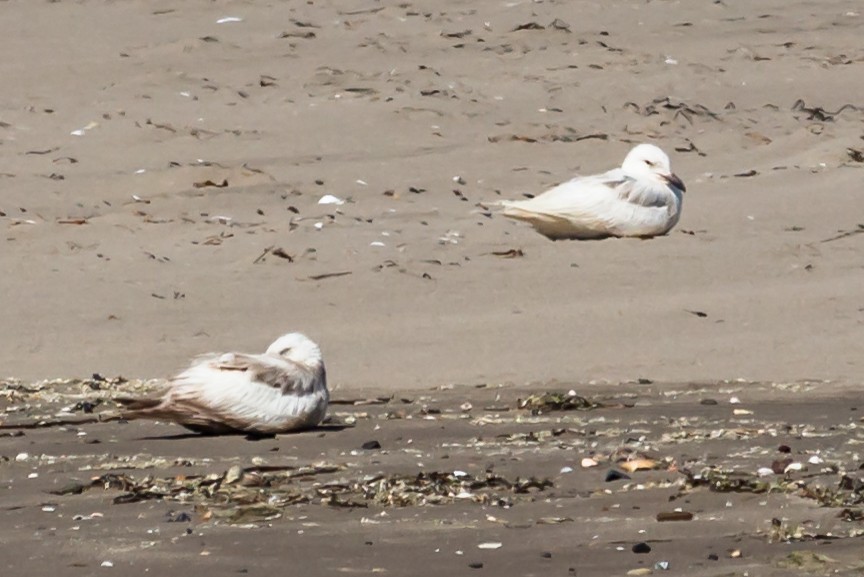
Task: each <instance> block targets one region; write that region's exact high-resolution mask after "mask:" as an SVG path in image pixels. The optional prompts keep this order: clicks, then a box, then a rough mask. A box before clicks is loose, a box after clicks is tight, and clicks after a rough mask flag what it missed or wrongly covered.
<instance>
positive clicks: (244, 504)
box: [82, 463, 553, 548]
mask: <svg viewBox="0 0 864 577" xmlns="http://www.w3.org/2000/svg"><path fill="white" fill-rule="evenodd" d="M344 469H345V466H344V465H335V464H330V463H320V464H314V465H308V466H302V467H297V468H294V467H288V466H279V467H272V466H253V467H241V466H239V465H237V466H234V467H231V468H230V469H228V470H227V471H225V472H224V473H221V474H207V475H178V476H171V477H156V476H153V475H148V476H146V477H143V478H140V479H136V478H134V477H132V476H130V475H126V474H119V473H107V474H104V475H101V476H99V477H96V478H95V479H93V480H92V481H91V483H90V484H89V485H84V486H83V488H82V491H83V490H86V489H90V488H94V487H102V488H103V489H105V490H116V491H121V492H122V494H121V495H118V496H116V497H115V498H114V503H115V504H125V503H137V502H140V501H148V500H167V501H178V502H183V503H187V502H191V503H194V504H195V506H196V509H197V510H198V511H199V512H203V514H205V516H207V517H208V518H209V517H213V518H216V519H219V520H223V521H226V522H228V523H231V524H242V523H254V522H259V521H263V520H269V519H273V518H277V517H279V516H281V514H282V510H284V508H285V507H287V506H290V505H294V504H298V503H312V502H318V501H320V502H321V503H324V504H327V505H330V506H334V507H363V508H365V507H369V506H371V505H377V506H383V507H407V506H424V505H434V504H441V503H448V502H453V501H455V500H457V499H459V500H467V501H472V502H475V503H480V504H486V505H497V506H507V507H509V506H512V505H513V502H514V499H518V498H519V496H520V495H526V496H527V495H530V494H532V493H535V492H543V491H545V490H546V489H548V488H551V487H552V486H553V483H552V481H551V480H549V479H540V478H536V477H530V478H528V479H520V478H518V477H517V478H516V479H514V480H510V479H507V478H505V477H502V476H499V475H495V474H493V473H486V474H484V475H480V476H476V477H475V476H473V475H470V474H468V473H465V472H462V474H461V475H457V474H456V472H453V473H449V472H434V471H433V472H425V471H424V472H420V473H416V474H391V475H384V474H377V475H363V476H361V477H359V478H354V479H343V478H340V479H333V480H331V481H324V482H322V481H316V482H312V481H315V479H317V478H318V477H319V476H321V475H330V474H333V473H337V472H341V471H343V470H344ZM490 548H491V547H490Z"/></svg>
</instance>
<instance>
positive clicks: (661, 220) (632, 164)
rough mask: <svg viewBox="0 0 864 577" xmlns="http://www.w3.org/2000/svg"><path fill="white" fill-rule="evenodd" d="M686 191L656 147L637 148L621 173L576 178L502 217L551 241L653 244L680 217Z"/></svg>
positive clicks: (512, 204)
mask: <svg viewBox="0 0 864 577" xmlns="http://www.w3.org/2000/svg"><path fill="white" fill-rule="evenodd" d="M685 190H686V188H685V187H684V183H683V182H682V181H681V179H680V178H678V177H677V176H676V175H675V174H674V173H673V172H672V169H671V168H670V166H669V157H668V156H667V155H666V153H665V152H663V151H662V150H660V148H658V147H656V146H654V145H653V144H639V145H638V146H636V147H634V148H633V149H632V150H631V151H630V152H629V153H628V154H627V157H626V158H625V159H624V163H623V164H622V165H621V168H615V169H612V170H610V171H608V172H604V173H603V174H597V175H592V176H577V177H576V178H574V179H572V180H568V181H567V182H564V183H562V184H559V185H558V186H556V187H554V188H552V189H550V190H548V191H546V192H544V193H543V194H540V195H538V196H536V197H534V198H532V199H529V200H517V201H504V202H502V203H501V205H502V206H504V207H505V209H504V211H503V212H502V214H503V215H504V216H506V217H508V218H513V219H516V220H522V221H526V222H529V223H531V225H533V226H534V228H535V229H537V232H539V233H540V234H542V235H544V236H546V237H548V238H550V239H552V240H562V239H598V238H606V237H610V236H636V237H642V238H649V237H652V236H658V235H662V234H666V233H667V232H669V231H670V230H671V229H672V227H673V226H675V224H676V223H677V222H678V219H679V218H680V216H681V204H682V201H683V198H684V192H685Z"/></svg>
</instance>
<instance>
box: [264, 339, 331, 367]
mask: <svg viewBox="0 0 864 577" xmlns="http://www.w3.org/2000/svg"><path fill="white" fill-rule="evenodd" d="M266 354H268V355H273V356H277V357H282V358H283V359H286V360H289V361H292V362H295V363H300V364H304V365H317V364H320V363H321V349H319V348H318V345H316V344H315V343H314V342H313V341H312V340H311V339H309V338H308V337H307V336H306V335H304V334H301V333H288V334H287V335H282V336H281V337H279V338H278V339H276V340H275V341H273V344H272V345H270V346H269V347H267V353H266Z"/></svg>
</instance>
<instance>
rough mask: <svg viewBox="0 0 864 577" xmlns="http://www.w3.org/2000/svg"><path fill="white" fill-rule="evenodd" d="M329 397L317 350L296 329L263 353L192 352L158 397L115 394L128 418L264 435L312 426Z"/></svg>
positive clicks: (200, 429)
mask: <svg viewBox="0 0 864 577" xmlns="http://www.w3.org/2000/svg"><path fill="white" fill-rule="evenodd" d="M329 400H330V395H329V392H328V391H327V376H326V371H325V369H324V361H323V359H322V357H321V351H320V349H319V348H318V345H316V344H315V343H314V342H312V341H311V340H310V339H308V338H307V337H306V336H304V335H302V334H300V333H289V334H287V335H284V336H282V337H279V338H278V339H277V340H276V341H275V342H274V343H273V344H271V345H270V346H269V347H268V348H267V351H266V352H265V353H264V354H259V355H249V354H244V353H225V354H209V355H204V356H201V357H198V358H197V359H195V361H194V362H193V363H192V365H191V366H190V367H189V368H188V369H186V370H185V371H183V372H182V373H180V374H179V375H177V376H176V377H174V378H173V379H171V382H170V388H169V389H168V391H167V392H166V393H165V394H164V395H163V396H162V397H161V398H159V399H117V401H118V402H120V403H121V404H123V405H125V406H126V407H127V409H128V411H126V412H125V413H124V414H123V416H124V417H125V418H129V419H140V418H152V419H165V420H170V421H173V422H176V423H178V424H180V425H183V426H184V427H186V428H188V429H191V430H193V431H196V432H201V433H210V434H218V433H231V432H244V433H253V434H265V435H266V434H275V433H285V432H289V431H295V430H299V429H306V428H309V427H314V426H315V425H317V424H319V423H320V422H321V421H322V420H323V419H324V415H325V413H326V411H327V404H328V402H329Z"/></svg>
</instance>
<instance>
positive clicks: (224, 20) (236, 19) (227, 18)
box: [216, 16, 243, 24]
mask: <svg viewBox="0 0 864 577" xmlns="http://www.w3.org/2000/svg"><path fill="white" fill-rule="evenodd" d="M233 22H243V19H242V18H240V17H238V16H225V17H224V18H220V19H219V20H217V21H216V24H231V23H233Z"/></svg>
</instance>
